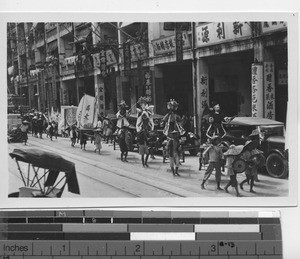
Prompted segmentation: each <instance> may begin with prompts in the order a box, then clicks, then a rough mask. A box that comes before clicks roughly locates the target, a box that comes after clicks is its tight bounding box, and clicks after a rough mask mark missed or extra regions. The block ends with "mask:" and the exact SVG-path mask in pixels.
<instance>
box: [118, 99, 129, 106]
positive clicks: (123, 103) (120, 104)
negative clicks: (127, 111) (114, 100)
mask: <svg viewBox="0 0 300 259" xmlns="http://www.w3.org/2000/svg"><path fill="white" fill-rule="evenodd" d="M119 106H124V107H128V105H127V104H126V102H125V101H124V100H122V101H121V102H120V103H119Z"/></svg>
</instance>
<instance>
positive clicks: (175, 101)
mask: <svg viewBox="0 0 300 259" xmlns="http://www.w3.org/2000/svg"><path fill="white" fill-rule="evenodd" d="M171 17H172V16H171ZM60 18H61V19H62V18H63V17H60ZM86 18H88V16H86ZM94 18H95V17H93V19H92V21H90V22H89V21H88V19H85V22H78V21H76V22H74V21H72V22H61V21H58V22H55V20H53V21H52V22H46V21H43V19H41V20H39V21H38V22H30V20H28V17H27V18H26V19H24V20H23V21H19V19H17V21H12V20H9V22H7V23H6V24H5V27H6V40H7V51H6V54H7V57H6V58H7V59H6V64H7V69H6V77H7V86H6V88H7V110H6V112H7V147H8V149H7V160H8V183H7V184H8V187H7V190H8V192H7V196H6V197H8V198H9V200H10V201H11V200H12V201H13V202H14V201H15V200H16V199H19V200H20V199H21V200H22V198H32V200H34V199H35V198H61V199H64V198H172V201H174V200H176V199H177V198H195V199H194V200H197V199H201V198H215V199H214V200H218V199H220V200H223V199H225V200H226V199H228V200H229V199H231V198H234V200H237V202H238V203H243V200H247V202H248V201H249V200H250V202H251V199H253V200H254V201H255V200H260V199H261V198H267V199H268V200H269V199H270V200H271V201H273V200H277V199H278V200H280V199H281V198H286V197H289V196H290V195H291V184H292V183H291V179H293V175H292V174H295V173H296V171H293V170H291V166H290V159H289V154H290V153H291V148H292V147H291V145H290V144H291V143H292V142H293V139H292V134H289V133H290V132H291V126H290V124H289V121H290V120H291V118H290V117H291V116H294V115H293V110H292V109H293V108H294V107H291V105H290V104H289V101H290V97H291V96H292V95H293V94H291V93H290V85H289V84H290V80H289V76H290V70H289V68H290V66H289V62H290V59H289V57H291V55H290V49H289V46H290V45H289V37H288V35H289V34H288V32H289V30H290V26H292V24H291V23H289V22H288V20H287V19H282V18H286V17H285V16H283V17H281V16H280V15H278V19H274V18H273V17H272V18H273V19H272V20H268V19H266V20H264V19H260V20H259V21H258V20H257V19H253V20H251V19H248V20H247V21H242V20H241V21H236V20H238V19H234V18H235V17H232V16H225V18H224V19H223V20H224V21H219V20H222V17H219V18H218V17H215V18H214V20H212V21H209V22H207V20H205V19H201V16H199V19H198V20H195V19H194V18H195V17H193V20H191V21H187V18H186V17H185V19H178V20H174V18H173V19H169V20H167V19H164V20H163V21H162V20H157V21H156V20H155V19H154V20H151V21H143V20H141V21H140V20H138V19H137V20H134V21H130V22H128V21H127V20H128V19H125V20H123V21H122V20H120V19H115V20H113V19H112V21H107V17H106V19H105V20H104V21H102V22H101V19H99V21H95V19H94ZM115 18H118V16H116V17H115ZM237 18H241V17H237ZM247 18H248V17H247ZM61 19H60V20H61ZM35 20H36V19H35ZM65 20H67V19H65ZM70 20H72V19H70ZM210 20H211V19H210ZM239 20H240V19H239ZM2 40H3V39H2ZM293 71H295V68H293ZM294 84H295V83H294ZM3 93H4V92H3ZM174 198H176V199H174ZM61 199H60V200H61ZM48 200H49V199H47V201H48ZM154 200H159V199H154ZM181 200H182V199H181ZM20 202H22V201H20ZM244 205H246V204H244ZM81 206H82V204H81Z"/></svg>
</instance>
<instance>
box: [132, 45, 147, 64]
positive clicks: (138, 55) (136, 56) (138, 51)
mask: <svg viewBox="0 0 300 259" xmlns="http://www.w3.org/2000/svg"><path fill="white" fill-rule="evenodd" d="M130 54H131V61H137V60H143V59H146V58H147V57H148V54H147V50H146V48H145V45H144V44H142V43H137V44H134V45H130Z"/></svg>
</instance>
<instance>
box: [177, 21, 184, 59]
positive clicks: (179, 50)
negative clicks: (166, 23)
mask: <svg viewBox="0 0 300 259" xmlns="http://www.w3.org/2000/svg"><path fill="white" fill-rule="evenodd" d="M175 41H176V43H175V45H176V51H175V53H176V61H182V60H183V40H182V30H181V28H180V23H176V30H175Z"/></svg>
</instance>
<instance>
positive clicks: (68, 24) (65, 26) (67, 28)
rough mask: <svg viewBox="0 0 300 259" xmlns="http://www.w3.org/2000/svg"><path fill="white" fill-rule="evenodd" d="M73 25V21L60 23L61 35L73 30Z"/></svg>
mask: <svg viewBox="0 0 300 259" xmlns="http://www.w3.org/2000/svg"><path fill="white" fill-rule="evenodd" d="M72 30H73V27H72V23H71V22H65V23H60V24H59V34H60V36H61V37H62V36H65V35H67V34H69V33H70V32H72Z"/></svg>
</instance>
